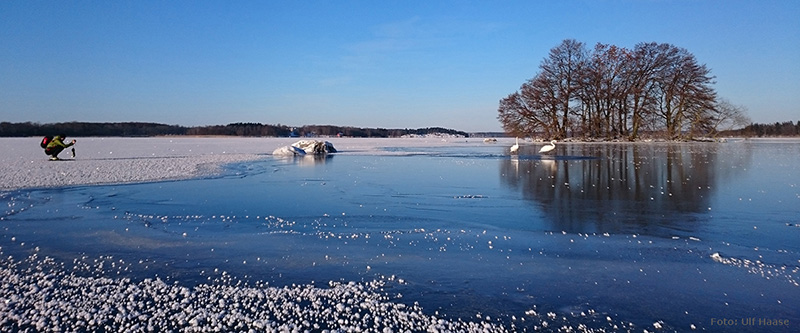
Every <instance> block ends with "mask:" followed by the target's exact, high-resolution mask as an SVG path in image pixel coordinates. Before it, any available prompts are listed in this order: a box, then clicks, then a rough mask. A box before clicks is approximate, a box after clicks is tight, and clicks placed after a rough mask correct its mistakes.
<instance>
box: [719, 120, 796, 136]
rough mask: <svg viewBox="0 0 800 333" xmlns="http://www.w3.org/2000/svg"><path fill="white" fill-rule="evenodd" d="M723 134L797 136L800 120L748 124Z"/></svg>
mask: <svg viewBox="0 0 800 333" xmlns="http://www.w3.org/2000/svg"><path fill="white" fill-rule="evenodd" d="M723 135H725V136H745V137H798V136H800V121H797V123H793V122H791V121H787V122H783V123H780V122H776V123H774V124H750V125H747V126H745V127H744V128H740V129H735V130H730V131H725V132H723Z"/></svg>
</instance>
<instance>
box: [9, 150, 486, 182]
mask: <svg viewBox="0 0 800 333" xmlns="http://www.w3.org/2000/svg"><path fill="white" fill-rule="evenodd" d="M40 139H41V138H39V137H30V138H0V166H2V169H3V172H2V173H0V190H14V189H21V188H41V187H58V186H71V185H91V184H119V183H136V182H148V181H160V180H172V179H187V178H193V177H202V176H208V175H213V174H215V173H218V172H219V171H220V170H221V169H220V167H221V166H222V165H224V164H229V163H235V162H244V161H255V160H259V159H264V158H268V157H269V156H270V154H271V153H274V151H275V150H276V148H278V147H281V146H290V145H291V144H292V143H295V142H296V141H297V139H296V138H238V137H200V138H198V137H158V138H80V137H78V138H77V140H78V142H77V144H76V145H75V150H76V153H77V157H76V158H75V159H74V160H72V159H71V158H70V157H69V153H68V152H66V151H65V152H63V153H61V156H60V157H62V158H64V160H63V161H56V162H51V161H48V160H47V155H45V154H44V152H43V150H42V149H41V148H40V147H39V140H40ZM68 139H73V138H72V137H70V138H68ZM333 144H335V145H336V147H337V151H338V152H339V153H340V154H370V155H382V154H393V153H392V152H391V151H390V150H389V149H387V148H391V147H434V146H437V145H441V146H446V145H447V146H449V145H453V144H459V145H464V144H466V145H471V144H474V145H479V144H483V141H482V139H465V138H458V139H449V138H438V137H437V138H402V139H399V138H392V139H384V138H336V139H335V142H333Z"/></svg>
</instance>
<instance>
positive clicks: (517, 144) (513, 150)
mask: <svg viewBox="0 0 800 333" xmlns="http://www.w3.org/2000/svg"><path fill="white" fill-rule="evenodd" d="M516 139H517V143H515V144H514V145H513V146H511V149H510V150H511V153H512V154H516V153H517V151H518V150H519V138H516Z"/></svg>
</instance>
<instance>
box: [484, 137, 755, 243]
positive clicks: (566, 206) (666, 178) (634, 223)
mask: <svg viewBox="0 0 800 333" xmlns="http://www.w3.org/2000/svg"><path fill="white" fill-rule="evenodd" d="M719 147H720V146H719V145H706V144H691V145H685V144H578V145H564V146H562V147H561V150H560V151H559V156H554V157H541V159H539V157H537V156H535V155H531V156H534V157H535V158H530V159H525V158H520V159H512V160H504V161H503V162H502V165H501V168H500V173H501V178H502V179H503V182H504V183H505V184H506V185H508V186H510V187H513V188H518V189H519V190H521V191H522V195H523V197H524V198H525V199H527V200H530V201H532V202H535V203H537V204H538V206H540V207H541V209H542V211H543V213H544V214H546V215H547V216H548V217H549V219H548V220H549V221H552V222H553V226H552V227H553V228H555V229H557V230H565V231H570V232H605V231H624V230H627V231H633V232H644V233H650V232H656V230H657V229H660V228H665V227H666V228H668V229H671V230H676V229H677V230H682V229H688V230H692V229H694V226H693V225H692V223H691V222H692V221H696V220H698V219H703V218H704V216H705V213H706V212H708V210H709V202H710V199H711V197H712V195H713V194H714V191H715V188H716V186H715V184H716V183H717V182H720V181H724V180H725V179H730V178H732V177H734V176H735V175H736V174H737V173H738V172H737V170H739V172H740V171H741V170H743V168H742V167H743V166H746V165H748V164H749V163H750V156H749V155H747V154H740V155H726V156H725V157H724V158H721V157H720V155H719V154H718V150H719V149H720V148H719ZM521 154H522V155H524V154H525V152H523V153H521ZM586 157H595V158H591V159H587V158H586ZM631 229H633V230H631ZM656 233H657V232H656Z"/></svg>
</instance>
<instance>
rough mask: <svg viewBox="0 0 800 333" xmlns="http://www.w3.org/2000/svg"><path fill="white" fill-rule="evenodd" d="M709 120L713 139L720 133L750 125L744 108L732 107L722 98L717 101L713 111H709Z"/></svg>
mask: <svg viewBox="0 0 800 333" xmlns="http://www.w3.org/2000/svg"><path fill="white" fill-rule="evenodd" d="M710 120H711V123H710V132H711V135H712V136H713V137H715V138H716V137H717V136H718V135H719V133H720V132H723V131H730V130H734V129H737V128H744V127H745V126H747V125H749V124H750V123H752V121H751V120H750V117H748V116H747V109H746V108H745V107H744V106H741V105H733V103H731V102H730V101H728V100H727V99H724V98H723V99H717V102H716V105H715V107H714V109H713V110H711V117H710Z"/></svg>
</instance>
